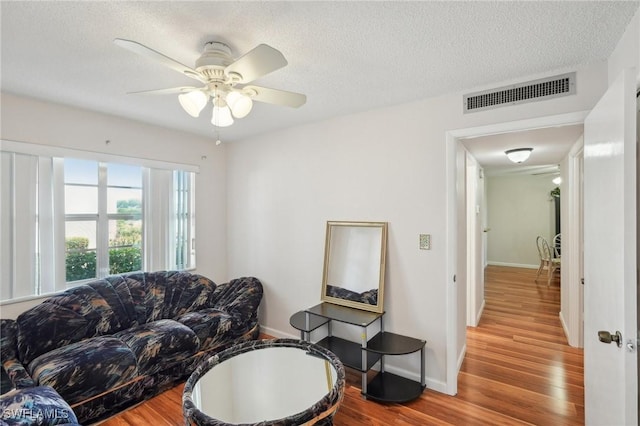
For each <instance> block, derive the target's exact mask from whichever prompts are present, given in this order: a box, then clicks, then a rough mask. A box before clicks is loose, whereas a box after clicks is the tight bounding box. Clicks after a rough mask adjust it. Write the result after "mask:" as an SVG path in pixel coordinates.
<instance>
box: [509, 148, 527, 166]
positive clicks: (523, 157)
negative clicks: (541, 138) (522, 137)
mask: <svg viewBox="0 0 640 426" xmlns="http://www.w3.org/2000/svg"><path fill="white" fill-rule="evenodd" d="M531 151H533V148H516V149H510V150H508V151H505V152H504V153H505V154H507V158H509V160H511V161H513V162H514V163H522V162H525V161H527V159H528V158H529V156H530V155H531Z"/></svg>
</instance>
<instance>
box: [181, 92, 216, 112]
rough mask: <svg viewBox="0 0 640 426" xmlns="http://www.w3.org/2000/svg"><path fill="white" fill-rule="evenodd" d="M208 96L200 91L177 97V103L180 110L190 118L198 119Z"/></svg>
mask: <svg viewBox="0 0 640 426" xmlns="http://www.w3.org/2000/svg"><path fill="white" fill-rule="evenodd" d="M208 100H209V96H208V95H207V94H205V93H204V92H202V91H201V90H193V91H191V92H187V93H182V94H180V95H178V101H179V102H180V105H181V106H182V108H183V109H184V110H185V111H186V112H187V114H189V115H190V116H192V117H198V116H199V115H200V112H201V111H202V109H203V108H204V107H205V106H206V105H207V101H208Z"/></svg>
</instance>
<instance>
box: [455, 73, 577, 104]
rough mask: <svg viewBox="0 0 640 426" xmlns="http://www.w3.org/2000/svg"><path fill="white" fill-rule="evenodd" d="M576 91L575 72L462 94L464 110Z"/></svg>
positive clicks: (535, 99) (516, 102)
mask: <svg viewBox="0 0 640 426" xmlns="http://www.w3.org/2000/svg"><path fill="white" fill-rule="evenodd" d="M575 93H576V73H575V72H572V73H568V74H562V75H556V76H554V77H547V78H542V79H540V80H533V81H527V82H526V83H518V84H513V85H511V86H504V87H499V88H497V89H490V90H483V91H482V92H475V93H469V94H466V95H464V112H465V113H468V112H475V111H484V110H487V109H492V108H497V107H501V106H506V105H517V104H523V103H527V102H534V101H543V100H546V99H552V98H558V97H560V96H567V95H573V94H575Z"/></svg>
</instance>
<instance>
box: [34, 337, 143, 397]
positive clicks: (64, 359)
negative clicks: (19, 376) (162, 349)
mask: <svg viewBox="0 0 640 426" xmlns="http://www.w3.org/2000/svg"><path fill="white" fill-rule="evenodd" d="M29 372H30V373H31V377H33V378H34V380H35V381H36V382H37V383H38V384H39V385H45V386H51V387H53V388H55V389H56V391H58V393H59V394H60V395H61V396H62V397H63V398H64V399H65V401H67V402H68V403H69V404H75V403H76V402H80V401H82V400H84V399H86V398H90V397H93V396H96V395H99V394H100V393H102V392H106V391H108V390H110V389H112V388H114V387H116V386H119V385H121V384H123V383H126V382H128V381H129V380H131V379H133V378H135V377H136V376H137V368H136V358H135V356H134V354H133V353H132V351H131V349H129V348H128V347H127V345H125V344H124V343H122V342H121V341H120V340H118V339H115V338H113V337H108V336H101V337H94V338H92V339H87V340H83V341H81V342H77V343H72V344H70V345H67V346H63V347H61V348H58V349H55V350H53V351H51V352H47V353H46V354H44V355H40V356H39V357H38V358H36V359H34V360H33V361H32V362H31V363H30V364H29Z"/></svg>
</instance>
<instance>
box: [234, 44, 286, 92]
mask: <svg viewBox="0 0 640 426" xmlns="http://www.w3.org/2000/svg"><path fill="white" fill-rule="evenodd" d="M287 63H288V62H287V60H286V59H285V58H284V55H283V54H282V53H281V52H280V51H279V50H277V49H274V48H273V47H271V46H268V45H266V44H261V45H259V46H257V47H255V48H254V49H253V50H251V51H249V52H247V53H246V54H245V55H244V56H242V57H240V58H239V59H238V60H236V61H235V62H234V63H232V64H231V65H229V66H228V67H227V68H226V70H225V71H226V73H227V74H229V73H236V74H239V75H240V81H239V83H249V82H251V81H253V80H255V79H256V78H259V77H262V76H263V75H267V74H269V73H271V72H273V71H275V70H278V69H280V68H282V67H284V66H285V65H287Z"/></svg>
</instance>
